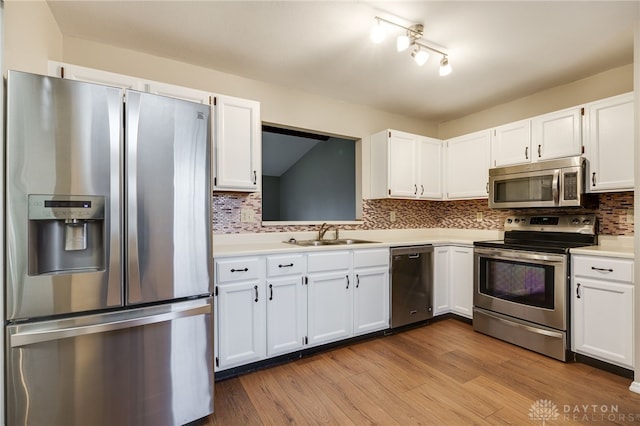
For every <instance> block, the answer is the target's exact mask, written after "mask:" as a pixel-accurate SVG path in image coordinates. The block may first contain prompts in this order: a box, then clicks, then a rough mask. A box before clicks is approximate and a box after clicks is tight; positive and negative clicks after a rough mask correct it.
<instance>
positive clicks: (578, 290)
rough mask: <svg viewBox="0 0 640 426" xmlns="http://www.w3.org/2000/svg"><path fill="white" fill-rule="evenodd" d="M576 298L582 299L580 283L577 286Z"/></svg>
mask: <svg viewBox="0 0 640 426" xmlns="http://www.w3.org/2000/svg"><path fill="white" fill-rule="evenodd" d="M576 297H577V298H578V299H580V283H578V284H576Z"/></svg>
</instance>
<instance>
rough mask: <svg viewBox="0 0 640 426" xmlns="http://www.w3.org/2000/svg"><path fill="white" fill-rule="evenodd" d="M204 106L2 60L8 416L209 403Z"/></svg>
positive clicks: (106, 417)
mask: <svg viewBox="0 0 640 426" xmlns="http://www.w3.org/2000/svg"><path fill="white" fill-rule="evenodd" d="M209 120H210V111H209V107H208V106H205V105H199V104H195V103H192V102H187V101H183V100H176V99H172V98H167V97H163V96H157V95H153V94H149V93H142V92H136V91H130V90H123V89H120V88H114V87H108V86H101V85H97V84H91V83H84V82H78V81H70V80H64V79H59V78H54V77H46V76H39V75H34V74H28V73H22V72H17V71H9V73H8V78H7V133H6V164H5V174H6V175H5V177H6V190H5V208H6V212H5V213H6V224H5V225H6V241H5V244H6V256H7V258H6V265H7V267H6V271H5V274H6V276H5V285H6V288H5V295H6V318H5V320H6V322H5V326H6V329H5V340H6V342H5V354H6V361H5V362H6V403H7V405H6V413H7V414H6V416H7V418H6V424H8V425H12V426H15V425H31V426H36V425H47V426H52V425H64V426H72V425H83V426H86V425H94V426H97V425H109V426H112V425H132V426H133V425H135V426H140V425H149V426H152V425H153V426H160V425H181V424H185V423H188V422H191V421H193V420H196V419H199V418H201V417H204V416H206V415H208V414H210V413H212V412H213V344H212V342H213V308H212V306H213V304H212V298H211V291H212V255H211V202H210V138H209Z"/></svg>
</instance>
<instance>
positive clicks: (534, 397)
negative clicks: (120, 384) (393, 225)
mask: <svg viewBox="0 0 640 426" xmlns="http://www.w3.org/2000/svg"><path fill="white" fill-rule="evenodd" d="M629 385H630V380H629V379H625V378H623V377H620V376H616V375H614V374H611V373H608V372H604V371H602V370H598V369H596V368H593V367H590V366H587V365H585V364H580V363H562V362H559V361H556V360H553V359H550V358H547V357H545V356H542V355H539V354H536V353H533V352H530V351H528V350H525V349H521V348H518V347H516V346H513V345H510V344H508V343H504V342H502V341H499V340H497V339H493V338H491V337H488V336H485V335H482V334H479V333H476V332H474V331H473V328H472V327H471V325H469V324H466V323H463V322H461V321H457V320H455V319H447V320H444V321H440V322H436V323H434V324H430V325H427V326H425V327H421V328H418V329H413V330H409V331H406V332H403V333H398V334H394V335H391V336H386V337H381V338H377V339H373V340H368V341H365V342H361V343H358V344H354V345H351V346H348V347H342V348H338V349H334V350H331V351H329V352H324V353H321V354H317V355H314V356H310V357H308V358H303V359H300V360H298V361H295V362H290V363H288V364H284V365H280V366H277V367H272V368H269V369H265V370H262V371H257V372H254V373H250V374H246V375H243V376H240V377H237V378H233V379H229V380H225V381H221V382H218V383H216V385H215V413H214V414H213V415H212V416H210V417H208V418H207V419H203V420H202V421H200V422H198V423H197V425H198V426H213V425H225V426H229V425H261V424H265V425H282V424H329V425H351V424H353V425H362V424H379V425H417V424H422V425H434V424H437V425H466V424H479V425H482V424H494V425H503V424H515V425H536V424H538V425H541V424H544V423H543V422H542V420H543V419H545V420H548V421H547V422H546V424H547V425H553V424H562V425H564V424H636V425H637V424H640V395H638V394H635V393H632V392H630V391H629V390H628V387H629ZM545 400H546V401H549V403H548V404H549V406H550V408H551V411H545V412H541V411H534V409H535V408H541V407H542V406H543V405H544V403H543V401H545ZM550 404H553V405H555V409H556V410H557V411H555V412H554V411H553V405H550ZM615 410H617V412H616V411H615ZM566 411H569V412H566ZM612 411H614V412H612ZM530 414H531V415H533V416H534V418H530ZM555 414H557V416H555ZM534 420H535V421H534ZM549 420H555V421H549Z"/></svg>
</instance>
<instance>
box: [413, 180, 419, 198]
mask: <svg viewBox="0 0 640 426" xmlns="http://www.w3.org/2000/svg"><path fill="white" fill-rule="evenodd" d="M413 187H414V188H415V190H414V191H413V195H418V185H416V184H415V183H414V184H413Z"/></svg>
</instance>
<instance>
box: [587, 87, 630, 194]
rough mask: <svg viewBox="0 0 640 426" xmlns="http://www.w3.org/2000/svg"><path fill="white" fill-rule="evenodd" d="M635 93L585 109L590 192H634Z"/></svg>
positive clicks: (603, 101) (596, 103) (616, 97)
mask: <svg viewBox="0 0 640 426" xmlns="http://www.w3.org/2000/svg"><path fill="white" fill-rule="evenodd" d="M633 145H634V101H633V93H626V94H624V95H619V96H613V97H611V98H607V99H602V100H600V101H596V102H591V103H589V104H587V105H586V106H585V122H584V146H585V157H586V158H587V160H588V162H587V167H588V173H589V182H588V186H587V188H588V190H589V191H590V192H603V191H625V190H633V183H634V179H633V167H634V166H633V164H634V162H633Z"/></svg>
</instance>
